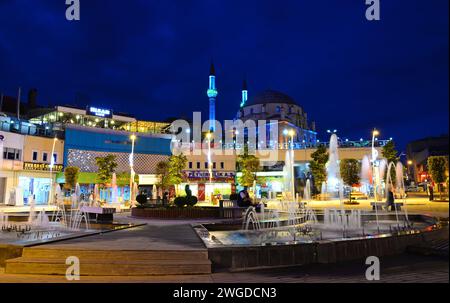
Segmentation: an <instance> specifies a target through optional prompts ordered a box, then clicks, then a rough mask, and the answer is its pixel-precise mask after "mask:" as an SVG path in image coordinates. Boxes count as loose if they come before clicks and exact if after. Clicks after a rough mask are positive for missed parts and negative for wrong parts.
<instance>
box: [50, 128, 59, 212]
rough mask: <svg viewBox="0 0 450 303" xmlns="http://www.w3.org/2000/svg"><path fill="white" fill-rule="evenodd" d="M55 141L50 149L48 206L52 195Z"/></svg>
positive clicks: (56, 139) (55, 139) (54, 140)
mask: <svg viewBox="0 0 450 303" xmlns="http://www.w3.org/2000/svg"><path fill="white" fill-rule="evenodd" d="M56 141H58V138H57V137H55V138H54V139H53V147H52V154H51V156H50V157H51V158H50V191H49V193H48V204H49V205H50V204H51V202H52V195H53V174H52V173H53V166H54V165H55V157H54V156H53V155H54V154H55V145H56Z"/></svg>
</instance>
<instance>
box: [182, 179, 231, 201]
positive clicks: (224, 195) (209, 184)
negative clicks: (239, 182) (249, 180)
mask: <svg viewBox="0 0 450 303" xmlns="http://www.w3.org/2000/svg"><path fill="white" fill-rule="evenodd" d="M185 175H186V179H187V180H188V182H187V183H183V184H181V188H183V189H184V187H185V186H186V185H189V187H190V189H191V190H192V194H193V195H194V196H196V197H197V198H198V201H199V202H208V203H212V204H217V203H218V201H219V200H220V199H228V198H229V197H230V195H231V194H233V193H235V192H236V186H235V177H236V175H235V173H234V172H213V176H212V178H210V175H209V172H208V171H187V172H185Z"/></svg>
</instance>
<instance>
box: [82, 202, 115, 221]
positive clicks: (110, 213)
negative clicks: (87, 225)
mask: <svg viewBox="0 0 450 303" xmlns="http://www.w3.org/2000/svg"><path fill="white" fill-rule="evenodd" d="M80 210H81V211H82V212H85V213H87V214H88V216H89V220H95V222H97V223H99V222H101V223H112V221H113V219H114V213H115V212H116V209H115V208H110V207H94V206H83V207H81V209H80Z"/></svg>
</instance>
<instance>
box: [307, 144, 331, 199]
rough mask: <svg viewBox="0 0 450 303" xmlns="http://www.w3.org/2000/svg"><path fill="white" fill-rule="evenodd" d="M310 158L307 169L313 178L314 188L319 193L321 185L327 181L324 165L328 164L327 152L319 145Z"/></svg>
mask: <svg viewBox="0 0 450 303" xmlns="http://www.w3.org/2000/svg"><path fill="white" fill-rule="evenodd" d="M311 158H312V160H311V161H310V163H309V168H310V170H311V174H312V175H313V177H314V185H315V188H316V190H317V192H320V187H321V186H322V183H323V182H325V180H326V179H327V170H326V164H327V162H328V151H327V149H326V147H325V146H323V145H319V147H318V148H317V150H316V151H315V152H313V153H312V154H311Z"/></svg>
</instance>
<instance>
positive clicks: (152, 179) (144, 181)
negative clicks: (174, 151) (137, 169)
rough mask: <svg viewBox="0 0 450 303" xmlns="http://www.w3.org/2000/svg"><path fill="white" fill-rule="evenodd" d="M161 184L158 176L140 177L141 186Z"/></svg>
mask: <svg viewBox="0 0 450 303" xmlns="http://www.w3.org/2000/svg"><path fill="white" fill-rule="evenodd" d="M159 182H160V178H159V177H158V176H157V175H139V185H154V184H158V183H159Z"/></svg>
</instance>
